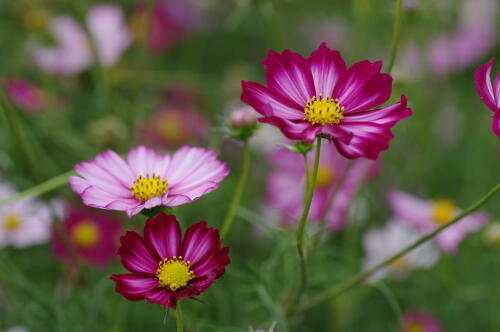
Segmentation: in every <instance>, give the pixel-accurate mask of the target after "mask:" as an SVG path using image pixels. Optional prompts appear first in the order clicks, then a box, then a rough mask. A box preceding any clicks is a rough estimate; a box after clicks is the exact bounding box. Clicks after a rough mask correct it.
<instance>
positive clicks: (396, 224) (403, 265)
mask: <svg viewBox="0 0 500 332" xmlns="http://www.w3.org/2000/svg"><path fill="white" fill-rule="evenodd" d="M419 238H420V234H419V232H417V231H415V230H414V229H412V228H411V227H409V226H408V225H405V224H404V223H403V222H401V221H399V220H390V221H389V222H388V223H387V225H385V226H384V227H383V228H378V229H372V230H370V231H368V232H367V233H366V234H365V235H364V238H363V247H364V249H365V252H366V256H365V260H364V262H363V266H364V268H365V269H369V268H371V267H373V266H375V265H377V264H379V263H381V262H382V261H384V260H386V259H388V258H390V257H391V256H393V255H395V254H397V253H398V252H400V251H401V250H403V249H404V248H405V247H407V246H409V245H410V244H412V243H414V242H415V241H416V240H418V239H419ZM437 259H438V250H437V249H436V248H435V246H434V244H433V243H431V242H427V243H425V244H423V245H421V246H420V247H418V248H416V249H415V250H413V251H411V252H409V253H408V254H406V255H405V256H403V257H401V258H399V259H398V260H396V261H395V262H393V263H392V264H390V265H389V266H386V267H384V268H382V269H380V270H379V271H377V272H375V273H374V274H373V275H372V276H371V277H370V280H371V281H375V280H379V279H381V278H383V277H385V276H387V275H390V276H392V277H394V278H396V279H403V278H405V277H406V276H407V275H408V273H409V272H410V269H414V268H430V267H431V266H433V265H434V263H435V262H436V261H437Z"/></svg>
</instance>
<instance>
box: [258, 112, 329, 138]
mask: <svg viewBox="0 0 500 332" xmlns="http://www.w3.org/2000/svg"><path fill="white" fill-rule="evenodd" d="M259 122H262V123H268V124H271V125H274V126H276V127H278V128H279V129H280V130H281V132H282V133H283V135H285V136H286V137H287V138H289V139H291V140H300V141H305V142H314V140H315V139H316V135H317V134H318V132H319V131H320V129H321V127H320V126H316V125H312V124H310V123H309V122H307V121H302V120H300V121H290V120H287V119H284V118H280V117H277V116H269V117H263V118H260V119H259Z"/></svg>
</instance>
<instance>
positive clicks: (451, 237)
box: [389, 190, 489, 254]
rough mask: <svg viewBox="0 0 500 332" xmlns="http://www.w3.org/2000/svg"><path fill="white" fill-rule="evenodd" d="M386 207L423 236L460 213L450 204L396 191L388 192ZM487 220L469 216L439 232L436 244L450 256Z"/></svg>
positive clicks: (481, 215)
mask: <svg viewBox="0 0 500 332" xmlns="http://www.w3.org/2000/svg"><path fill="white" fill-rule="evenodd" d="M389 205H390V206H391V209H392V211H393V213H394V214H395V215H396V217H398V218H399V219H400V220H401V221H402V222H404V223H406V224H408V225H409V226H411V227H413V228H414V229H416V230H418V231H420V232H421V233H422V234H428V233H430V232H432V231H434V230H435V229H436V228H438V227H440V226H442V225H444V224H447V223H448V222H450V221H451V220H452V219H453V218H454V217H455V216H457V215H458V214H459V213H460V212H461V210H460V209H459V208H457V207H456V206H455V205H454V204H453V203H452V202H451V201H448V200H437V201H430V200H423V199H420V198H417V197H415V196H412V195H410V194H407V193H404V192H402V191H397V190H394V191H391V192H390V193H389ZM488 219H489V216H488V214H487V213H486V212H475V213H473V214H470V215H468V216H466V217H464V218H463V219H462V220H460V221H458V222H457V223H456V224H454V225H452V226H450V227H449V228H448V229H445V230H444V231H442V232H441V233H439V234H438V235H437V236H436V241H437V243H438V245H439V246H440V247H441V249H442V250H444V251H445V252H446V253H449V254H452V253H454V252H456V250H457V248H458V245H459V244H460V242H462V240H463V239H464V238H465V237H466V236H467V234H468V233H471V232H475V231H477V230H479V229H480V228H481V227H482V226H483V225H484V224H485V223H486V222H487V221H488Z"/></svg>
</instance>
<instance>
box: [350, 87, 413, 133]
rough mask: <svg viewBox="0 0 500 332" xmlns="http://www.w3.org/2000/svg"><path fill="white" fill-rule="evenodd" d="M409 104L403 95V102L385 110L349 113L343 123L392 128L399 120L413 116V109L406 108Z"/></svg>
mask: <svg viewBox="0 0 500 332" xmlns="http://www.w3.org/2000/svg"><path fill="white" fill-rule="evenodd" d="M407 102H408V100H407V99H406V96H405V95H402V96H401V100H400V101H399V102H398V103H395V104H392V105H390V106H387V107H384V108H379V109H375V110H370V111H360V112H351V113H347V114H346V115H345V117H344V118H343V119H342V122H343V123H350V122H358V121H361V122H375V123H377V124H380V125H385V126H390V127H392V126H394V125H395V124H396V123H397V122H398V121H399V120H401V119H404V118H406V117H408V116H410V115H411V114H412V111H411V109H410V108H407V107H406V105H407Z"/></svg>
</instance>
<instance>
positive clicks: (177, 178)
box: [164, 146, 229, 202]
mask: <svg viewBox="0 0 500 332" xmlns="http://www.w3.org/2000/svg"><path fill="white" fill-rule="evenodd" d="M164 174H165V178H166V179H167V181H168V184H169V192H168V196H167V198H166V199H167V202H169V201H171V200H173V199H175V196H177V195H182V196H187V197H189V198H190V199H191V200H195V199H198V198H199V197H201V196H202V195H203V194H205V193H207V192H209V191H211V190H214V189H216V188H217V187H218V183H219V182H220V181H222V180H223V179H224V178H225V177H226V176H227V175H228V174H229V169H228V168H227V166H226V164H225V163H223V162H221V161H219V160H218V159H217V155H216V154H215V153H214V152H213V151H211V150H205V149H203V148H194V147H190V146H184V147H182V148H181V149H179V150H178V151H177V152H176V153H175V154H174V155H173V157H172V161H171V163H170V165H169V167H168V169H166V171H165V173H164Z"/></svg>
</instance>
